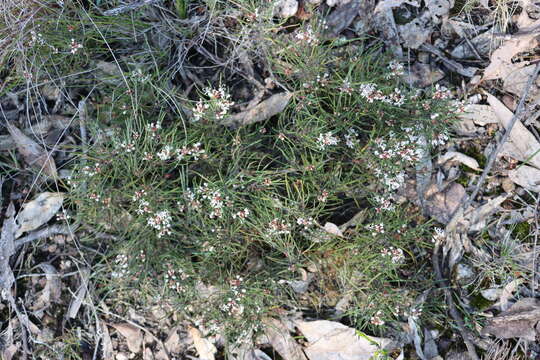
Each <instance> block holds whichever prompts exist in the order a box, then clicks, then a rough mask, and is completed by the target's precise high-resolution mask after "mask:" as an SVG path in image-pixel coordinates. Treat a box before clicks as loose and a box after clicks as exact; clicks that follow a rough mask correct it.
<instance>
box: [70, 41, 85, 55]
mask: <svg viewBox="0 0 540 360" xmlns="http://www.w3.org/2000/svg"><path fill="white" fill-rule="evenodd" d="M82 48H83V45H82V44H79V43H78V42H77V41H75V39H71V44H70V50H69V51H70V52H71V53H72V54H76V53H77V51H79V50H80V49H82Z"/></svg>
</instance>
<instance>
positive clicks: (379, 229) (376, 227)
mask: <svg viewBox="0 0 540 360" xmlns="http://www.w3.org/2000/svg"><path fill="white" fill-rule="evenodd" d="M366 229H368V230H369V231H371V234H372V235H373V236H376V235H378V234H384V224H383V223H380V224H369V225H367V226H366Z"/></svg>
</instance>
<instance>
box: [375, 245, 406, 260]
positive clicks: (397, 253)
mask: <svg viewBox="0 0 540 360" xmlns="http://www.w3.org/2000/svg"><path fill="white" fill-rule="evenodd" d="M381 255H382V256H384V257H389V258H390V259H391V260H392V262H393V263H394V264H401V263H403V261H405V255H403V250H401V249H398V248H395V247H393V246H390V247H389V248H384V249H382V250H381Z"/></svg>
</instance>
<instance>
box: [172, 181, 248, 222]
mask: <svg viewBox="0 0 540 360" xmlns="http://www.w3.org/2000/svg"><path fill="white" fill-rule="evenodd" d="M184 200H185V202H186V206H185V207H182V210H186V209H187V210H195V211H200V210H202V209H203V207H204V206H207V207H209V208H210V212H207V213H208V217H209V218H210V219H215V218H222V217H223V210H224V209H225V208H226V207H229V208H230V207H232V206H233V202H232V201H231V200H230V198H229V197H228V196H224V195H223V194H222V192H221V191H220V190H216V189H211V188H210V187H209V186H208V184H207V183H204V184H203V185H201V186H198V187H197V188H195V190H191V189H187V190H186V191H184ZM235 215H236V217H239V218H240V219H245V218H246V217H247V216H248V215H249V210H248V209H244V210H242V212H241V214H239V212H237V213H236V214H235ZM242 216H243V217H242Z"/></svg>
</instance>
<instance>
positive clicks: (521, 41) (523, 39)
mask: <svg viewBox="0 0 540 360" xmlns="http://www.w3.org/2000/svg"><path fill="white" fill-rule="evenodd" d="M539 24H540V20H537V21H536V22H535V23H533V24H531V26H530V28H531V29H532V28H534V27H537V26H538V25H539ZM527 29H529V27H527V28H522V29H520V32H523V33H524V34H517V35H514V36H512V37H511V38H510V39H508V40H506V41H505V42H504V43H503V44H502V45H501V46H499V47H498V48H497V50H495V51H494V52H493V54H492V55H491V58H490V60H491V62H490V64H489V65H488V66H487V67H486V69H485V70H484V75H483V76H482V81H485V80H495V79H500V78H505V77H507V76H508V75H510V74H511V73H513V72H514V71H517V70H518V69H520V68H522V67H524V66H526V65H529V64H528V63H527V62H518V63H513V62H512V59H513V57H514V56H516V55H517V54H519V53H521V52H524V51H529V50H531V49H533V48H535V47H536V46H537V45H538V40H537V36H538V33H537V32H536V31H531V32H530V33H529V34H526V33H525V32H526V31H527Z"/></svg>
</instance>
